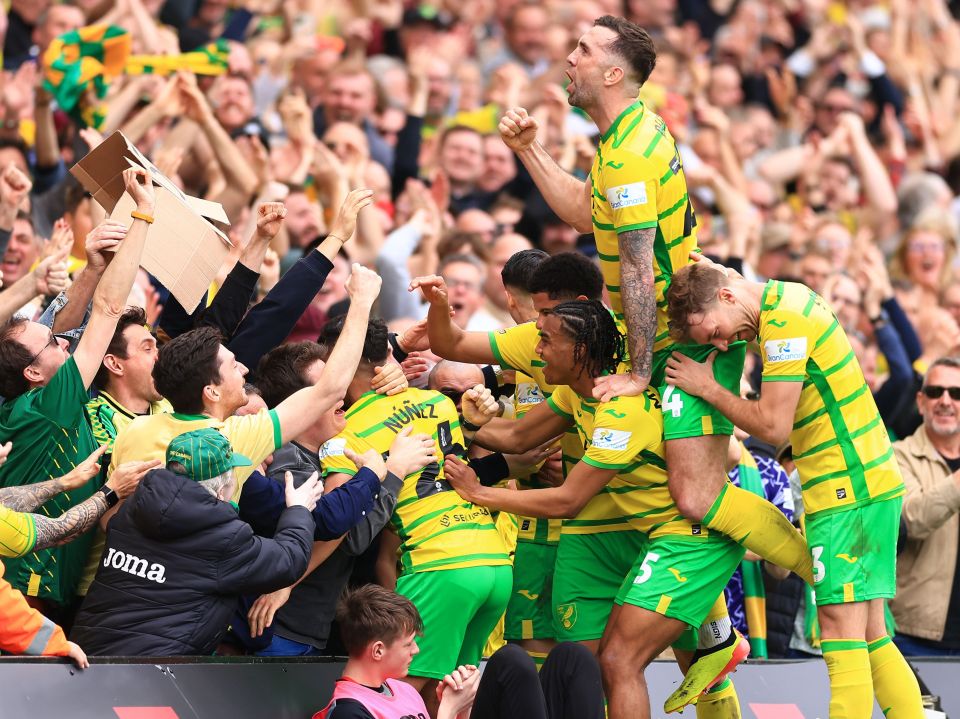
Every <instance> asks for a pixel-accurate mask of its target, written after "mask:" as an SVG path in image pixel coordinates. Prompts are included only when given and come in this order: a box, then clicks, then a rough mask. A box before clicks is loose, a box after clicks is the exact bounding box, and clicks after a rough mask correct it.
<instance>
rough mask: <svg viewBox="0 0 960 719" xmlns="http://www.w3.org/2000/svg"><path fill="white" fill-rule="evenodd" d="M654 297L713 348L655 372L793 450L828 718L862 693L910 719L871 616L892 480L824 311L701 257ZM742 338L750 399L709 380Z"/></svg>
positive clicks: (908, 675) (900, 678) (875, 612)
mask: <svg viewBox="0 0 960 719" xmlns="http://www.w3.org/2000/svg"><path fill="white" fill-rule="evenodd" d="M668 299H669V307H668V312H669V317H670V328H671V331H672V332H674V333H675V334H676V335H677V336H679V337H681V338H683V339H688V340H692V341H694V342H699V343H704V344H707V343H709V344H711V345H713V346H714V348H715V349H719V350H720V351H721V352H720V354H716V353H712V354H711V355H710V356H709V357H707V359H706V361H705V362H698V361H696V360H693V359H691V358H689V357H685V356H683V355H680V354H675V355H673V356H672V357H671V358H670V359H669V360H668V361H667V370H666V372H667V380H668V381H669V382H671V383H673V384H675V385H676V386H677V387H679V388H682V389H683V390H684V391H686V392H688V393H689V394H692V395H696V396H697V397H700V398H702V399H703V400H705V401H707V402H709V403H710V404H712V405H713V406H715V407H717V408H718V409H719V411H721V412H722V413H723V414H724V416H726V417H727V418H729V419H730V420H731V421H732V422H733V423H734V424H736V425H737V426H738V427H740V428H742V429H743V430H745V431H747V432H749V433H750V434H752V435H754V436H755V437H758V438H760V439H762V440H764V441H766V442H770V443H772V444H780V443H782V442H784V441H786V440H787V438H788V437H789V439H790V442H791V444H792V445H793V459H794V461H795V462H796V465H797V470H798V471H799V473H800V482H801V487H802V491H803V504H804V507H805V509H806V516H807V521H806V532H807V542H808V544H809V546H810V555H811V557H812V562H813V586H814V590H815V595H816V602H817V616H818V618H819V621H820V631H821V636H822V640H821V644H820V646H821V648H822V649H823V658H824V659H825V660H826V662H827V671H828V673H829V676H830V717H831V719H839V718H841V717H842V718H843V719H847V718H851V719H866V718H867V717H869V716H870V715H871V713H872V711H873V697H874V695H876V698H877V701H878V702H879V704H880V708H881V709H882V710H883V713H884V715H885V716H886V717H887V718H888V719H919V718H920V717H922V716H923V706H922V704H921V701H920V689H919V687H918V685H917V680H916V678H915V676H914V674H913V671H912V670H911V669H910V667H909V665H908V664H907V662H906V661H905V660H904V659H903V657H902V656H901V654H900V652H899V650H898V649H897V648H896V646H894V644H893V643H892V642H891V640H890V637H889V636H887V630H886V626H885V623H884V616H883V615H884V610H883V604H884V601H885V599H889V598H892V597H893V596H894V593H895V592H896V588H897V585H896V549H897V534H898V531H899V527H900V508H901V504H902V502H903V499H902V496H903V493H904V486H903V480H902V479H901V476H900V470H899V468H898V466H897V460H896V459H895V458H894V455H893V448H892V447H891V445H890V440H889V438H888V436H887V430H886V428H885V427H884V425H883V421H882V420H881V419H880V415H879V413H878V412H877V406H876V404H875V403H874V401H873V395H872V394H871V393H870V389H869V387H868V386H867V384H866V383H865V382H864V379H863V373H862V372H861V370H860V365H859V364H858V363H857V359H856V357H855V355H854V352H853V349H852V348H851V346H850V342H849V340H848V339H847V336H846V333H845V332H844V331H843V328H842V327H840V323H839V322H838V321H837V318H836V316H835V315H834V314H833V312H831V310H830V309H829V308H828V307H827V305H826V303H825V302H824V301H823V299H821V298H820V297H819V296H817V295H816V294H815V293H814V292H813V290H811V289H809V288H808V287H806V286H804V285H801V284H796V283H792V282H776V281H773V280H771V281H770V282H767V283H765V284H764V283H759V282H750V281H747V280H745V279H743V278H742V277H740V276H739V275H736V274H735V273H733V272H729V273H728V272H727V271H726V270H725V269H724V268H723V267H721V266H719V265H715V264H714V263H712V262H710V261H709V260H700V261H699V262H696V263H694V264H691V265H688V266H687V267H684V268H683V269H681V270H679V271H678V272H677V273H676V274H675V275H674V277H673V283H672V284H671V286H670V290H669V292H668ZM743 340H746V341H753V340H757V342H758V344H759V345H760V355H761V358H762V359H763V389H762V391H761V393H760V399H759V400H757V401H753V400H745V399H741V398H740V397H739V396H738V395H737V394H734V393H732V392H730V391H728V390H727V389H726V388H724V387H721V386H720V385H719V384H718V383H717V382H716V380H715V379H714V372H713V370H714V367H715V363H719V358H720V357H723V354H724V353H725V352H726V351H727V349H728V348H729V347H730V346H731V344H733V343H738V342H741V341H743ZM871 675H872V676H871Z"/></svg>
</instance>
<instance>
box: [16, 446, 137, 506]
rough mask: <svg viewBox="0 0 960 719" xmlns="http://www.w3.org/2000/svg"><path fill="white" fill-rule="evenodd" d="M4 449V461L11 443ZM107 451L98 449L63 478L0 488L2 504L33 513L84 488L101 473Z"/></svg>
mask: <svg viewBox="0 0 960 719" xmlns="http://www.w3.org/2000/svg"><path fill="white" fill-rule="evenodd" d="M2 449H5V450H6V452H5V453H2V457H3V459H6V456H7V454H9V453H10V450H11V447H10V443H9V442H8V443H7V444H6V445H4V447H3V448H2ZM106 451H107V445H102V446H100V447H97V448H96V449H95V450H94V451H93V452H92V453H91V454H90V456H88V457H87V458H86V459H85V460H83V461H82V462H81V463H80V464H78V465H77V466H76V467H74V468H73V469H71V470H70V471H69V472H67V473H66V474H65V475H63V476H62V477H57V478H56V479H49V480H47V481H46V482H37V483H35V484H26V485H23V486H21V487H0V504H2V505H3V506H4V507H7V508H8V509H12V510H13V511H14V512H32V511H33V510H35V509H36V508H37V507H39V506H40V505H42V504H45V503H46V502H47V500H49V499H53V498H54V497H56V496H57V495H58V494H60V493H61V492H70V491H72V490H74V489H77V487H82V486H83V485H84V484H86V483H87V482H89V481H90V480H91V479H92V478H93V477H95V476H96V475H97V473H98V472H99V471H100V457H102V456H103V453H104V452H106ZM0 464H3V462H0ZM124 489H125V488H124Z"/></svg>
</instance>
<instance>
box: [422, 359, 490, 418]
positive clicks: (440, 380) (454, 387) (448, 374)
mask: <svg viewBox="0 0 960 719" xmlns="http://www.w3.org/2000/svg"><path fill="white" fill-rule="evenodd" d="M483 383H484V382H483V371H482V370H481V369H480V367H479V366H478V365H475V364H465V363H464V362H451V361H450V360H440V361H439V362H437V364H436V365H434V367H433V369H432V370H431V371H430V378H429V380H428V382H427V386H428V387H429V388H430V389H432V390H436V391H437V392H442V393H443V394H445V395H446V396H447V397H449V398H450V399H452V400H453V401H454V403H455V404H456V405H457V409H460V397H461V396H462V395H463V393H464V392H466V391H467V390H468V389H470V388H471V387H475V386H476V385H478V384H483Z"/></svg>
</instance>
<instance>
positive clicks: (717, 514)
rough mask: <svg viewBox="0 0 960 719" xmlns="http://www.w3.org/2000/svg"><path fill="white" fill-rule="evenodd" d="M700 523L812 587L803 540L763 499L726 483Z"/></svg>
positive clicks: (808, 554)
mask: <svg viewBox="0 0 960 719" xmlns="http://www.w3.org/2000/svg"><path fill="white" fill-rule="evenodd" d="M703 523H704V525H706V526H707V528H708V529H712V530H714V531H717V532H721V533H723V534H726V535H727V536H728V537H730V538H731V539H732V540H734V541H735V542H737V543H738V544H741V545H742V546H744V547H746V548H747V549H749V550H750V551H751V552H753V553H754V554H758V555H760V556H761V557H763V558H764V559H766V560H767V561H770V562H773V563H774V564H776V565H779V566H781V567H783V568H785V569H789V570H791V571H793V572H796V574H797V575H798V576H799V577H800V578H802V579H803V580H804V581H806V582H807V583H808V584H813V565H812V563H811V560H810V552H809V550H808V549H807V543H806V541H805V540H804V538H803V536H802V535H801V534H800V532H798V531H797V530H796V529H795V528H794V526H793V525H792V524H790V522H789V521H787V518H786V517H784V516H783V512H781V511H780V510H779V509H777V508H776V507H774V506H773V505H772V504H770V502H768V501H767V500H765V499H764V498H763V497H760V496H757V495H756V494H754V493H753V492H747V491H746V490H744V489H740V488H739V487H734V486H733V485H732V484H729V483H727V484H725V485H724V486H723V489H722V490H721V491H720V495H719V496H718V497H717V500H716V501H715V502H714V503H713V506H712V507H711V508H710V511H709V512H707V515H706V516H705V517H704V518H703Z"/></svg>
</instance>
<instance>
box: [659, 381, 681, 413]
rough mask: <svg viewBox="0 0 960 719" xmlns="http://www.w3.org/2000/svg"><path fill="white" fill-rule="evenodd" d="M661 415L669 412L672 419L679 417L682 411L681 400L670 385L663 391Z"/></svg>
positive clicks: (674, 388) (675, 389)
mask: <svg viewBox="0 0 960 719" xmlns="http://www.w3.org/2000/svg"><path fill="white" fill-rule="evenodd" d="M661 409H662V410H663V413H664V414H666V413H667V412H670V414H671V415H672V416H673V417H679V416H680V412H681V411H682V410H683V400H682V399H680V393H679V392H677V388H676V387H675V386H673V385H672V384H668V385H667V386H666V389H664V390H663V404H662V405H661Z"/></svg>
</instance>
